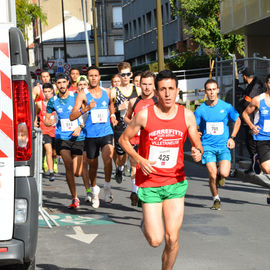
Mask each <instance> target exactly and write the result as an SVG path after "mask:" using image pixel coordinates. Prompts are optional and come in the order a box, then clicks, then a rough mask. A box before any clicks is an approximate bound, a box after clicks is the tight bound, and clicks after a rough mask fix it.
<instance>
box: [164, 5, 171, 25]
mask: <svg viewBox="0 0 270 270" xmlns="http://www.w3.org/2000/svg"><path fill="white" fill-rule="evenodd" d="M165 10H166V11H165V14H166V22H168V21H169V18H170V14H169V4H168V3H166V4H165Z"/></svg>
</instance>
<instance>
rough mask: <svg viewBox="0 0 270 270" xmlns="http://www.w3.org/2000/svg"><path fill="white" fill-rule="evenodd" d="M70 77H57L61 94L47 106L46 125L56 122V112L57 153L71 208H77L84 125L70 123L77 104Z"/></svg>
mask: <svg viewBox="0 0 270 270" xmlns="http://www.w3.org/2000/svg"><path fill="white" fill-rule="evenodd" d="M68 83H69V81H68V77H67V76H66V75H65V74H64V73H58V74H57V76H56V85H57V88H58V91H59V93H58V94H57V96H54V97H52V98H51V99H50V100H49V102H48V104H47V113H46V116H45V124H46V125H48V126H50V125H53V124H54V120H53V119H50V118H51V114H52V112H53V111H56V114H57V116H58V122H57V124H56V127H55V139H56V151H57V154H58V155H59V154H60V155H61V156H62V159H63V161H64V165H65V169H66V179H67V182H68V186H69V189H70V193H71V195H72V203H71V204H70V205H69V208H77V207H79V205H80V200H79V199H78V196H77V191H76V185H75V176H80V175H81V173H82V153H83V147H84V134H83V132H82V129H83V125H82V122H81V121H80V119H77V120H76V121H70V120H69V115H70V113H71V111H72V108H73V106H74V104H75V96H74V94H73V93H70V92H69V91H68V88H67V87H68Z"/></svg>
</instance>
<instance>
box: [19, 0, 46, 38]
mask: <svg viewBox="0 0 270 270" xmlns="http://www.w3.org/2000/svg"><path fill="white" fill-rule="evenodd" d="M16 16H17V27H18V28H19V29H20V30H21V31H22V33H23V36H24V38H25V39H27V36H26V33H25V27H26V26H29V25H30V24H31V23H33V22H34V21H35V20H37V19H39V20H40V21H41V22H43V23H47V16H46V15H45V14H44V13H43V12H42V9H41V8H40V7H39V6H37V5H36V4H33V3H32V1H30V0H16Z"/></svg>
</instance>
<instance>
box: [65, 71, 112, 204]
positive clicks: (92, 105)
mask: <svg viewBox="0 0 270 270" xmlns="http://www.w3.org/2000/svg"><path fill="white" fill-rule="evenodd" d="M87 78H88V80H89V89H85V91H82V92H80V93H79V94H78V96H77V98H76V103H75V106H74V108H73V110H72V112H71V115H70V120H75V119H77V118H78V117H80V116H81V115H84V114H88V117H87V120H86V126H85V134H86V140H85V148H86V153H87V158H88V163H89V178H90V181H91V185H92V192H93V196H92V206H93V207H94V208H98V207H99V204H100V203H99V192H100V188H99V187H98V186H97V184H96V181H97V169H98V156H99V151H100V150H101V153H102V159H103V162H104V173H105V184H104V197H105V201H106V202H112V201H113V196H112V192H111V185H110V181H111V174H112V156H113V150H114V148H113V131H112V127H111V122H110V121H112V125H114V126H115V125H116V124H117V121H116V118H115V114H114V104H113V102H112V100H111V90H110V89H104V88H101V87H100V86H99V82H100V72H99V69H98V67H95V66H92V67H89V68H88V72H87Z"/></svg>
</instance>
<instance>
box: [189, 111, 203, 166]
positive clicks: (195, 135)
mask: <svg viewBox="0 0 270 270" xmlns="http://www.w3.org/2000/svg"><path fill="white" fill-rule="evenodd" d="M185 121H186V125H187V129H188V137H189V140H190V142H191V145H192V147H191V155H192V158H193V160H194V161H195V162H199V161H200V160H201V158H202V154H203V147H202V143H201V140H200V135H199V132H198V129H197V124H196V119H195V116H194V114H193V112H192V111H190V110H188V109H185Z"/></svg>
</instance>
